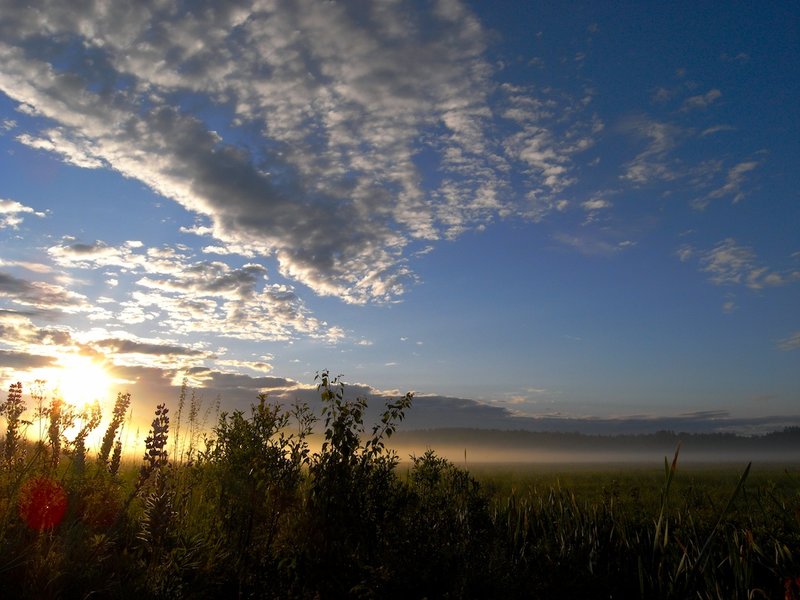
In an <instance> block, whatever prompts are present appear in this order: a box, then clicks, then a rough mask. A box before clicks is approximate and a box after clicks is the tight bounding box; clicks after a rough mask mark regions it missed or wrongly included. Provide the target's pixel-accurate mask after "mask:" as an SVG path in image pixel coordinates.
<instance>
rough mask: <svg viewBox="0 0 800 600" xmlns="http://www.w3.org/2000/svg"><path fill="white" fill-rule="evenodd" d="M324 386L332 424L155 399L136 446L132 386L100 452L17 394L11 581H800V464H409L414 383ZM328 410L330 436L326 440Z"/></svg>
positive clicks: (56, 584) (519, 590)
mask: <svg viewBox="0 0 800 600" xmlns="http://www.w3.org/2000/svg"><path fill="white" fill-rule="evenodd" d="M319 390H320V394H321V397H322V402H323V412H322V418H321V422H320V423H317V421H316V418H315V417H314V415H313V414H312V412H311V411H310V409H309V407H307V406H302V405H300V406H295V407H292V408H284V407H281V406H276V405H272V404H270V403H269V402H268V401H267V399H266V397H262V398H260V399H259V402H258V404H256V405H254V406H253V407H252V410H251V411H250V413H249V414H246V413H242V412H234V413H231V414H227V413H222V414H220V415H219V418H218V421H217V423H216V425H215V426H214V427H213V428H211V431H210V432H209V434H208V435H206V436H202V435H201V434H200V432H199V431H198V429H197V427H196V422H194V420H193V417H192V414H193V412H194V414H195V415H196V411H193V410H192V407H191V405H190V404H189V403H188V401H187V400H186V398H185V397H184V396H183V395H182V401H181V402H180V403H179V407H178V410H177V411H176V414H175V415H171V414H170V412H169V410H168V409H166V407H163V406H160V407H158V408H157V409H156V413H155V415H154V418H153V423H152V429H151V432H150V436H149V437H148V440H147V443H146V448H144V449H143V450H144V458H143V459H141V460H138V461H136V462H135V464H126V463H125V461H121V457H120V456H119V453H118V452H116V451H115V449H116V448H118V447H119V446H118V444H117V443H116V441H118V436H119V427H120V425H121V419H122V416H121V415H124V414H125V408H126V406H127V405H126V398H125V397H124V396H121V397H119V398H118V402H117V407H116V410H115V415H119V416H120V417H119V419H117V420H116V421H115V420H112V423H111V425H109V429H108V430H107V431H106V435H105V436H104V437H103V442H102V444H101V447H100V448H99V449H97V450H90V449H87V448H86V447H85V446H84V445H83V444H82V441H81V440H82V439H85V435H84V437H83V438H82V437H81V435H83V434H85V433H87V431H86V427H84V428H83V429H80V430H79V435H78V436H77V437H73V438H71V439H66V438H65V437H64V436H63V435H62V434H63V432H64V429H63V427H62V426H63V425H64V422H63V419H62V417H63V416H64V414H63V407H59V406H57V405H50V407H49V408H48V409H47V410H48V411H49V412H46V414H45V416H46V417H47V418H48V419H49V425H48V427H47V428H46V432H45V434H44V435H43V437H42V438H41V439H39V440H33V441H30V442H27V441H25V440H24V439H22V437H21V436H20V427H21V426H22V424H23V423H24V419H23V417H24V410H23V409H24V406H22V400H21V396H18V395H17V392H16V391H15V390H12V391H11V392H10V393H9V399H8V401H7V402H6V403H4V404H3V406H2V409H3V414H4V415H5V417H6V426H7V431H6V436H5V441H4V445H3V465H2V477H0V491H1V493H2V495H0V519H2V520H1V521H0V589H2V590H3V594H4V595H7V596H9V597H20V598H60V597H63V598H86V597H93V598H103V597H112V598H129V597H130V598H143V597H154V598H161V597H163V598H182V597H185V598H215V597H240V598H250V597H252V598H342V597H353V598H497V597H505V598H690V597H691V598H725V599H732V598H784V599H796V598H798V597H800V472H799V471H798V468H797V465H775V464H766V463H764V464H761V463H755V464H752V465H747V464H742V465H738V466H735V465H725V466H715V465H696V464H693V465H687V466H684V465H683V464H682V463H681V457H680V451H679V450H678V451H676V452H675V454H674V455H671V456H669V457H666V458H665V459H664V461H663V464H652V465H649V464H644V465H636V466H632V465H614V464H606V465H597V464H593V465H588V466H587V465H564V464H559V465H551V466H548V465H542V464H539V465H525V464H479V463H475V464H471V463H467V464H462V465H456V464H454V463H453V462H451V461H448V460H446V459H444V458H441V457H439V456H437V454H436V453H435V451H433V450H429V451H427V452H425V453H423V454H422V455H420V456H417V457H415V458H414V459H413V460H411V461H410V462H400V460H399V457H398V456H397V455H395V454H394V453H393V452H392V451H391V450H389V449H388V448H387V443H388V440H389V438H390V437H391V435H392V433H393V432H394V430H395V428H396V427H397V426H398V424H399V423H400V421H402V418H403V415H404V412H405V411H406V410H408V409H409V408H410V405H411V397H410V396H406V397H404V398H400V399H399V400H397V401H395V402H392V403H389V404H388V405H387V406H386V409H385V412H384V414H383V417H382V419H381V420H380V422H378V423H377V424H376V425H375V427H366V426H365V425H364V423H363V416H364V409H365V407H366V404H365V402H364V401H361V400H354V401H350V400H345V399H344V390H343V386H342V385H341V384H340V383H339V382H338V381H337V380H336V379H331V378H330V377H329V376H328V375H327V373H325V372H323V373H322V375H321V376H320V380H319ZM127 401H128V402H129V398H128V399H127ZM185 402H187V403H186V404H184V403H185ZM181 414H183V415H184V417H183V423H182V422H181V417H180V415H181ZM185 415H189V416H188V417H186V416H185ZM73 416H74V415H73ZM171 416H173V417H174V418H173V420H172V422H171V421H170V417H171ZM86 417H87V419H86V420H85V421H81V422H86V423H89V424H90V423H91V416H86ZM75 419H78V417H75ZM78 420H79V419H78ZM315 424H320V425H321V426H322V430H323V432H324V438H323V443H322V445H321V447H320V448H319V450H317V451H312V449H311V447H310V445H309V439H310V435H311V431H312V429H313V428H314V426H315ZM170 456H174V457H177V459H174V458H173V459H171V458H170Z"/></svg>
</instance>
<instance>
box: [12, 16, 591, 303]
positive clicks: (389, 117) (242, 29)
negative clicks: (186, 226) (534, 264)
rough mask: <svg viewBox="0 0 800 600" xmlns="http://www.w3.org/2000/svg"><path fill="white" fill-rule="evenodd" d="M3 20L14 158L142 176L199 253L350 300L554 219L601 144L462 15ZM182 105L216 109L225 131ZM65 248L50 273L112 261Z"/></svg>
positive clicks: (579, 106)
mask: <svg viewBox="0 0 800 600" xmlns="http://www.w3.org/2000/svg"><path fill="white" fill-rule="evenodd" d="M0 6H2V11H3V23H2V25H0V33H1V34H2V35H0V39H2V40H3V42H0V64H2V65H3V66H2V68H0V90H2V91H3V92H4V93H5V94H7V95H8V96H9V97H11V98H12V99H14V100H16V101H17V102H18V103H19V107H20V110H21V111H23V112H26V113H28V114H31V115H35V116H38V117H44V119H43V122H45V123H47V124H46V125H43V126H42V127H41V128H40V129H39V130H38V131H36V132H33V133H30V132H29V133H26V134H23V135H19V136H17V139H18V141H19V142H21V143H23V144H26V145H28V146H31V147H35V148H39V149H43V150H46V151H51V152H55V153H58V154H60V155H61V156H62V157H63V159H64V160H65V161H67V162H69V163H72V164H74V165H78V166H81V167H87V168H105V167H108V168H112V169H115V170H117V171H118V172H120V173H122V174H123V175H125V176H127V177H132V178H135V179H138V180H139V181H142V182H144V183H145V184H147V185H148V186H150V187H151V188H152V189H153V190H155V191H156V192H158V193H160V194H162V195H163V196H166V197H168V198H171V199H173V200H174V201H176V202H178V203H180V204H181V205H182V206H184V207H185V208H186V209H188V210H190V211H192V212H194V213H195V214H196V215H198V218H199V222H198V224H197V226H196V227H195V228H194V231H195V232H196V233H198V234H201V235H209V236H211V237H213V238H214V239H215V240H216V242H217V244H216V246H213V245H212V246H210V247H216V248H219V249H223V252H224V251H226V250H224V249H226V248H227V251H233V252H237V253H240V254H243V255H245V256H250V257H253V256H256V255H261V256H270V257H273V258H274V259H275V260H276V261H277V265H278V269H279V270H280V272H281V274H282V275H284V276H286V277H289V278H291V279H293V280H295V281H298V282H301V283H303V284H305V285H307V286H309V287H310V288H311V289H312V290H314V292H316V293H317V294H320V295H333V296H337V297H340V298H342V299H344V300H345V301H347V302H352V303H363V302H368V301H387V300H392V299H395V298H397V297H399V296H401V295H402V294H403V293H404V292H405V291H406V289H407V287H408V286H409V284H411V283H413V282H414V281H415V280H416V277H415V275H414V273H413V271H412V269H411V267H410V266H409V264H408V258H407V257H408V255H409V253H410V252H411V253H413V252H414V251H415V250H416V249H418V248H417V245H419V244H424V245H427V244H428V243H429V242H430V241H431V240H437V239H441V238H443V237H454V236H456V235H458V234H460V233H461V232H463V231H466V230H468V229H470V228H474V227H480V226H481V225H482V224H484V223H486V222H487V221H490V220H492V219H493V218H495V217H496V216H498V215H501V216H506V215H509V214H518V215H521V216H524V217H527V218H533V219H538V218H541V216H542V214H543V211H544V212H547V211H548V210H552V209H553V208H555V207H559V206H561V205H559V204H558V203H557V202H556V198H555V194H557V193H558V192H560V191H561V190H563V189H564V188H566V187H568V186H569V185H571V184H572V183H573V182H574V181H575V174H574V172H573V171H574V170H575V165H574V157H575V156H576V155H577V154H579V153H580V152H582V151H583V150H585V149H586V148H588V147H590V146H591V145H592V144H593V143H594V136H596V135H597V134H598V133H599V132H600V131H601V130H602V123H601V122H600V121H599V120H598V119H597V117H595V116H590V115H589V114H588V113H587V112H586V111H587V109H586V106H587V105H588V104H589V103H590V102H591V98H590V97H587V98H580V99H569V98H566V95H564V94H560V95H554V96H553V97H550V98H548V97H542V98H536V97H534V96H533V93H532V91H531V90H527V89H524V88H521V87H518V86H509V85H502V86H497V85H496V84H495V83H494V81H493V76H494V75H495V72H494V67H493V66H492V65H491V64H490V62H489V61H488V60H487V59H486V58H485V53H486V48H487V39H488V36H487V33H486V31H485V30H484V29H483V27H482V26H481V24H480V23H479V22H478V20H477V19H476V18H475V16H474V15H473V14H472V13H471V12H470V11H469V10H468V9H467V8H465V7H464V6H463V5H461V4H460V3H458V2H452V1H444V0H442V1H440V2H436V3H434V4H433V6H432V10H429V11H420V12H418V13H416V14H415V13H412V12H409V11H408V9H407V7H406V6H404V5H402V4H392V3H370V4H366V5H365V4H360V3H352V4H348V3H343V4H339V3H329V2H328V3H322V2H310V1H299V2H275V3H262V2H245V1H240V2H229V3H225V4H224V5H219V6H211V5H208V6H206V7H204V8H203V9H202V10H200V9H198V10H194V11H191V12H189V13H186V12H179V11H175V10H173V8H171V7H170V6H168V5H165V4H164V3H162V2H137V3H136V4H135V5H133V6H126V5H122V4H111V5H109V4H108V3H106V2H99V1H96V2H92V1H87V2H83V3H81V6H80V8H79V9H78V8H77V7H75V6H73V5H70V6H67V5H59V4H52V3H45V2H32V3H28V4H25V5H21V4H18V3H12V2H3V3H0ZM433 30H436V31H437V35H436V36H431V35H429V32H430V31H433ZM44 38H47V39H48V43H47V44H42V43H40V42H41V41H42V39H44ZM491 94H496V95H499V97H500V100H501V101H500V102H499V103H498V104H497V106H498V107H499V109H497V108H494V105H490V102H489V97H490V95H491ZM188 99H191V102H192V105H193V106H195V107H196V106H197V105H198V103H200V104H202V103H206V105H207V106H214V107H215V108H216V109H217V110H224V111H226V115H227V126H226V127H225V128H218V129H222V133H218V132H217V131H214V130H212V129H211V128H210V127H209V126H208V125H207V124H206V123H204V122H203V121H202V120H201V119H200V118H198V117H197V116H194V115H192V114H189V113H188V112H187V111H185V110H184V109H183V108H182V106H186V105H187V104H186V103H187V101H188ZM495 99H496V98H495ZM564 114H569V115H570V116H571V119H572V121H571V122H572V125H571V126H570V127H569V128H568V129H565V127H564V126H563V125H559V123H563V122H564V119H563V116H564ZM498 123H501V124H502V127H498ZM425 132H433V133H434V135H423V134H424V133H425ZM422 152H426V153H427V154H426V156H432V157H434V158H433V161H434V164H433V166H434V167H435V173H436V174H435V175H433V176H431V178H432V180H431V181H425V182H424V185H423V181H422V180H423V176H422V174H421V172H420V170H419V167H418V159H419V156H420V154H421V153H422ZM512 168H516V169H517V170H519V171H520V172H524V173H526V175H527V176H528V177H526V178H525V180H524V181H515V182H513V183H512V182H511V181H510V180H509V177H508V173H509V172H510V171H511V169H512ZM501 192H503V193H501ZM508 192H512V193H508ZM71 250H72V251H71V256H69V257H68V254H70V253H66V252H61V253H60V254H56V255H55V256H56V258H57V259H60V260H65V261H66V260H73V261H75V262H78V261H79V257H80V259H83V260H86V259H88V258H90V257H91V258H92V259H93V260H95V261H97V262H105V264H110V263H113V262H117V264H119V262H118V261H120V260H121V259H123V254H124V253H122V252H120V251H116V252H115V251H112V250H110V249H109V248H107V247H103V246H101V245H95V246H94V247H93V248H92V247H87V248H79V247H73V248H72V249H71ZM84 250H85V252H84ZM120 266H121V265H120ZM143 283H148V284H152V283H153V282H152V281H148V282H143ZM149 287H157V286H153V285H149ZM160 287H162V288H163V286H160Z"/></svg>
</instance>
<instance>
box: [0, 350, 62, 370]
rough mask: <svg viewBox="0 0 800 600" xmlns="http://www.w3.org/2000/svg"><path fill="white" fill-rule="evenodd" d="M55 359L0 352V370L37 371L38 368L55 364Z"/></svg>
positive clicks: (6, 351) (5, 351)
mask: <svg viewBox="0 0 800 600" xmlns="http://www.w3.org/2000/svg"><path fill="white" fill-rule="evenodd" d="M56 362H57V361H56V359H55V358H53V357H52V356H41V355H38V354H28V353H27V352H17V351H13V350H0V370H2V369H20V370H28V369H37V368H40V367H50V366H53V365H55V364H56Z"/></svg>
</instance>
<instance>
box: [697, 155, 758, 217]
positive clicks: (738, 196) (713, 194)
mask: <svg viewBox="0 0 800 600" xmlns="http://www.w3.org/2000/svg"><path fill="white" fill-rule="evenodd" d="M759 164H760V163H759V162H758V161H754V160H747V161H743V162H740V163H738V164H736V165H734V166H733V167H731V168H730V169H728V171H727V174H726V176H725V183H724V184H722V185H721V186H719V187H717V188H715V189H713V190H712V191H710V192H709V193H708V194H706V195H705V196H703V197H702V198H699V199H698V200H696V201H695V203H694V204H695V206H696V207H697V208H705V207H706V206H708V204H709V203H710V202H711V201H712V200H716V199H718V198H725V197H730V198H731V201H732V202H733V203H734V204H735V203H737V202H740V201H741V200H743V199H744V198H745V197H746V195H747V193H746V192H745V189H744V188H745V184H746V182H747V174H748V173H749V172H750V171H753V170H755V169H756V168H757V167H758V166H759Z"/></svg>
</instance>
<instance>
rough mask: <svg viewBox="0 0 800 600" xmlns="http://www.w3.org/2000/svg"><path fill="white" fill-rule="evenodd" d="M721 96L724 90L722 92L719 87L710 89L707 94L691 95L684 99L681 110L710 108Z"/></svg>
mask: <svg viewBox="0 0 800 600" xmlns="http://www.w3.org/2000/svg"><path fill="white" fill-rule="evenodd" d="M721 97H722V92H720V91H719V90H718V89H713V90H709V91H708V92H706V93H705V94H700V95H697V96H691V97H690V98H687V99H686V100H684V102H683V105H682V106H681V110H683V111H689V110H695V109H704V108H708V107H709V106H711V105H712V104H713V103H714V102H716V101H717V100H719V98H721Z"/></svg>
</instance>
